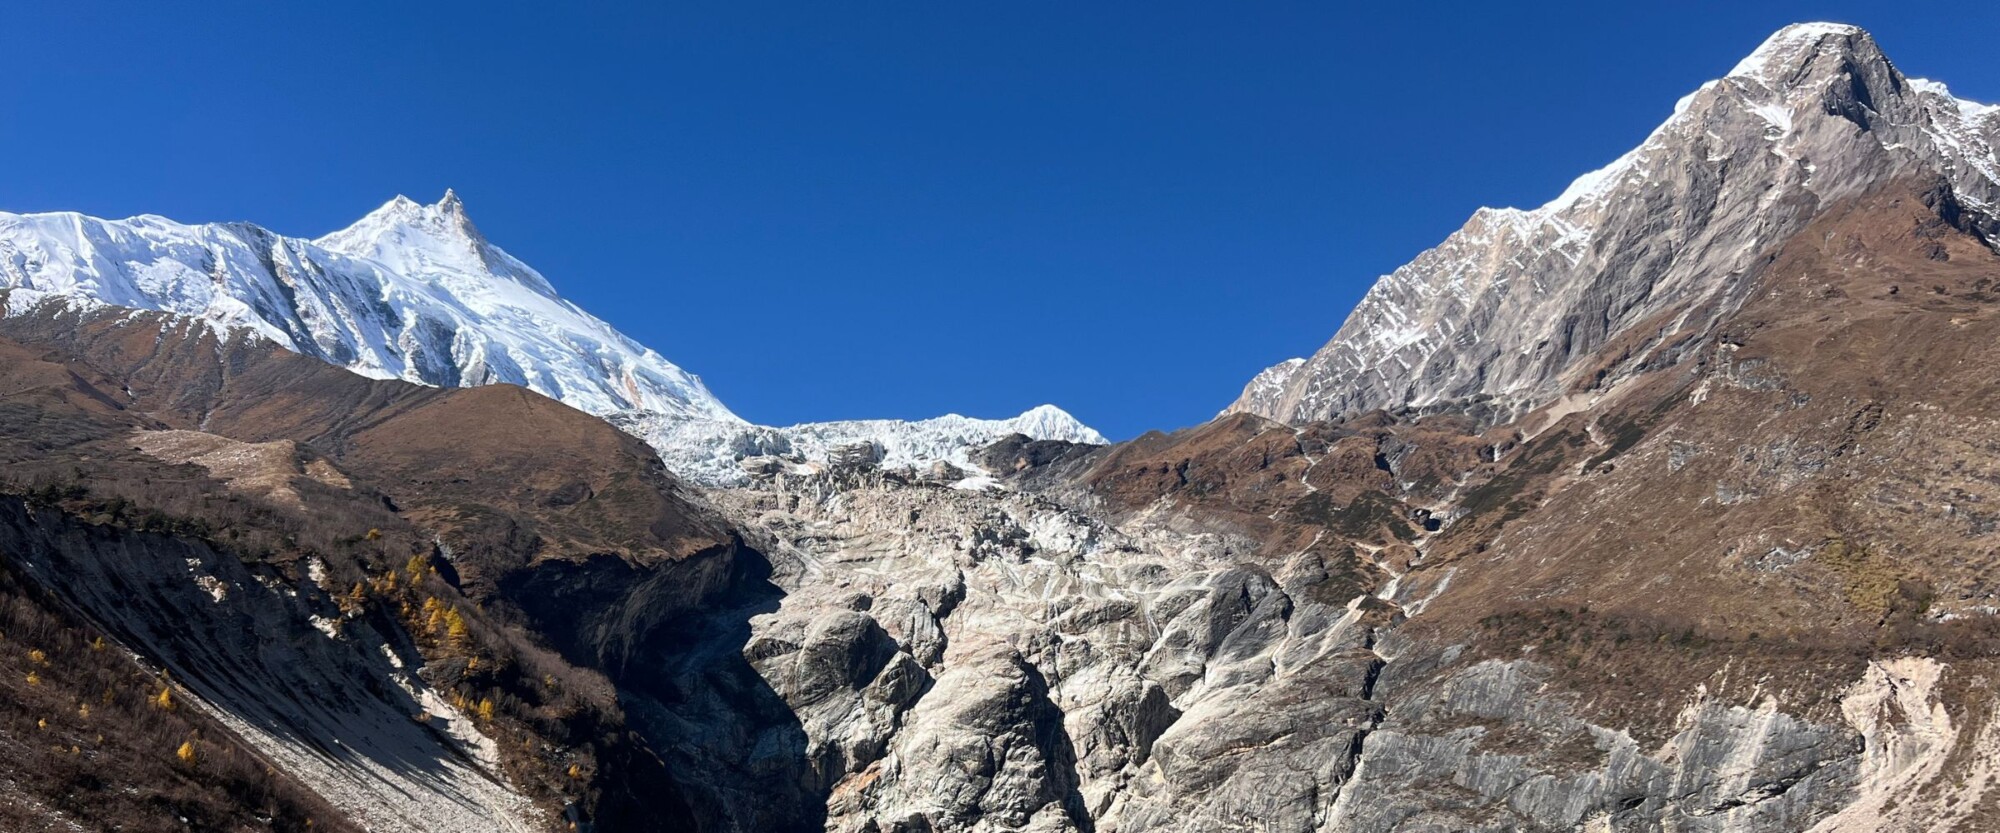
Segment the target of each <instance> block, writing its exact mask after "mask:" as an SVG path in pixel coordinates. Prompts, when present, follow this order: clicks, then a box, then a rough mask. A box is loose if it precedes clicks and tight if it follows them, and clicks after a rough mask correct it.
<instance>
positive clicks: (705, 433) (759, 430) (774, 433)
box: [610, 405, 1107, 486]
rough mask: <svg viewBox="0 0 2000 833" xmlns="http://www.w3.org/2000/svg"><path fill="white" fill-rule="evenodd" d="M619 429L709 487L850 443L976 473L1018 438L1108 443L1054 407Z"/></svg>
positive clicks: (907, 461) (665, 419)
mask: <svg viewBox="0 0 2000 833" xmlns="http://www.w3.org/2000/svg"><path fill="white" fill-rule="evenodd" d="M610 421H611V424H613V425H616V426H618V427H620V428H622V429H624V430H625V431H626V432H627V433H630V434H632V435H634V436H636V437H638V438H640V439H642V440H645V441H646V442H647V443H648V444H649V445H652V446H653V447H654V448H655V449H658V450H659V452H660V457H661V459H663V460H665V461H666V463H667V467H668V468H670V469H672V470H673V471H674V472H675V473H677V474H680V475H681V476H683V477H686V478H688V479H691V480H694V481H696V482H698V483H702V484H704V485H709V486H733V485H740V484H742V483H745V482H747V481H748V476H747V475H745V473H744V472H743V470H742V469H741V468H740V467H738V465H737V461H738V460H740V459H742V458H745V457H760V456H775V457H785V458H790V459H793V460H797V461H800V462H802V463H807V464H823V463H825V462H826V461H827V459H828V456H829V452H831V451H832V450H834V449H836V448H839V447H841V446H844V445H848V444H851V443H858V442H872V443H875V444H876V445H878V446H880V447H881V449H882V461H881V465H882V466H883V467H884V468H890V469H901V468H924V467H926V466H928V465H930V464H931V463H934V462H939V461H942V462H946V463H950V464H952V465H954V466H957V467H959V468H962V469H969V470H973V471H977V470H978V468H979V467H978V466H977V465H976V464H975V463H974V462H973V461H972V459H971V455H972V452H973V451H974V450H976V449H979V448H983V447H985V446H987V445H991V444H992V443H994V442H995V441H998V440H1000V439H1001V438H1003V437H1007V436H1009V435H1012V434H1025V435H1027V436H1028V437H1030V438H1033V439H1037V440H1065V441H1068V442H1075V443H1084V444H1089V445H1103V444H1104V443H1105V442H1107V441H1106V440H1105V438H1104V435H1102V434H1099V433H1097V431H1096V430H1094V429H1092V428H1090V427H1089V426H1087V425H1084V424H1083V423H1082V422H1079V421H1077V419H1076V417H1073V416H1070V415H1069V413H1068V412H1066V411H1064V410H1063V409H1061V408H1058V407H1056V406H1054V405H1042V406H1039V407H1035V408H1031V409H1029V410H1028V411H1026V412H1025V413H1022V414H1021V415H1019V416H1016V417H1013V418H1011V419H976V418H973V417H965V416H959V415H958V414H946V415H944V416H941V417H936V418H933V419H922V420H915V421H908V420H899V419H856V420H840V421H835V422H807V423H801V424H798V425H793V426H789V427H785V428H775V427H769V426H763V425H746V424H743V423H728V422H718V421H715V420H706V419H689V418H685V417H675V416H668V415H662V414H656V413H648V412H643V411H635V412H628V413H624V414H614V415H612V416H611V417H610Z"/></svg>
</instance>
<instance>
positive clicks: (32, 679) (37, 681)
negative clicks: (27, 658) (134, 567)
mask: <svg viewBox="0 0 2000 833" xmlns="http://www.w3.org/2000/svg"><path fill="white" fill-rule="evenodd" d="M41 684H42V675H40V674H37V673H35V672H33V671H30V672H28V685H41Z"/></svg>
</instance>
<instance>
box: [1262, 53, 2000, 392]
mask: <svg viewBox="0 0 2000 833" xmlns="http://www.w3.org/2000/svg"><path fill="white" fill-rule="evenodd" d="M1995 148H2000V107H1994V106H1991V105H1982V104H1976V103H1973V102H1965V101H1961V100H1959V99H1956V98H1953V97H1951V96H1950V95H1949V94H1948V90H1947V88H1946V87H1944V85H1942V84H1938V83H1936V82H1930V81H1925V80H1923V79H1909V78H1906V77H1905V76H1903V75H1902V74H1901V72H1900V71H1898V70H1897V69H1896V68H1895V67H1894V65H1893V64H1892V63H1891V62H1890V61H1889V59H1888V58H1887V57H1886V56H1885V55H1883V54H1882V52H1881V50H1880V48H1879V47H1878V46H1877V45H1876V43H1875V41H1874V39H1873V38H1872V37H1871V36H1869V35H1868V34H1867V33H1866V32H1865V31H1863V30H1862V29H1860V28H1859V27H1854V26H1849V25H1846V24H1828V23H1807V24H1794V25H1792V26H1788V27H1785V28H1784V29H1781V30H1779V31H1778V32H1776V33H1774V34H1773V35H1772V36H1771V37H1770V38H1768V39H1766V40H1765V41H1764V43H1763V44H1761V45H1760V46H1759V47H1758V48H1757V49H1756V50H1755V51H1753V52H1752V53H1751V54H1750V55H1749V56H1748V57H1746V58H1744V59H1743V60H1742V61H1740V62H1739V63H1738V64H1737V65H1736V66H1735V67H1734V68H1732V69H1731V71H1730V72H1729V74H1727V75H1725V76H1723V77H1721V78H1719V79H1717V80H1714V81H1710V82H1708V83H1706V84H1703V85H1701V86H1700V88H1698V89H1697V90H1695V91H1694V92H1693V93H1691V94H1689V95H1688V96H1686V97H1683V98H1682V99H1681V100H1680V101H1679V102H1677V103H1676V105H1675V107H1674V110H1673V113H1672V115H1670V116H1669V117H1668V118H1667V119H1666V120H1665V121H1664V122H1662V123H1661V125H1660V126H1659V127H1658V128H1656V129H1655V130H1654V131H1653V132H1652V133H1651V134H1649V135H1648V136H1647V138H1646V139H1645V141H1643V142H1642V143H1640V145H1639V146H1637V147H1635V148H1634V149H1633V150H1631V151H1629V152H1627V153H1626V154H1624V155H1622V156H1620V157H1619V158H1618V159H1617V160H1614V161H1613V162H1612V163H1610V164H1609V165H1607V166H1605V167H1603V168H1600V169H1598V170H1596V171H1592V172H1589V173H1586V174H1584V175H1582V176H1580V177H1578V178H1577V179H1576V180H1575V181H1574V182H1572V183H1571V184H1570V186H1569V187H1568V188H1566V189H1564V191H1563V192H1562V193H1561V194H1560V195H1558V196H1557V197H1556V198H1554V199H1552V200H1550V201H1549V202H1548V203H1545V204H1543V205H1542V206H1539V207H1537V208H1534V209H1518V208H1481V209H1479V210H1477V211H1475V212H1473V214H1472V216H1471V217H1470V218H1469V219H1468V220H1467V222H1466V223H1465V225H1464V226H1463V227H1462V228H1461V229H1459V230H1458V231H1456V232H1454V233H1453V234H1451V235H1450V236H1449V237H1447V238H1446V239H1445V240H1444V241H1443V242H1441V243H1440V244H1439V245H1438V246H1436V247H1434V248H1432V249H1429V250H1427V251H1425V252H1423V253H1421V254H1419V255H1418V256H1417V257H1416V258H1415V259H1414V260H1412V261H1411V262H1410V263H1409V264H1406V265H1405V266H1403V267H1400V268H1398V269H1396V270H1395V271H1393V272H1391V273H1390V274H1389V275H1387V276H1384V277H1383V278H1382V279H1381V280H1379V281H1378V282H1377V283H1376V284H1375V286H1374V287H1373V288H1371V289H1370V290H1369V292H1368V293H1367V295H1366V296H1364V297H1363V299H1362V301H1361V302H1360V303H1359V304H1357V305H1356V306H1355V308H1354V310H1353V311H1352V312H1351V313H1350V314H1349V316H1348V317H1347V319H1346V321H1345V322H1344V323H1343V324H1342V326H1341V327H1340V329H1339V331H1338V332H1336V334H1335V335H1334V336H1333V338H1332V339H1331V340H1329V341H1328V342H1327V343H1326V345H1325V346H1323V347H1322V348H1321V349H1320V350H1319V351H1318V352H1316V353H1314V354H1313V355H1312V356H1311V357H1309V358H1303V359H1293V360H1288V361H1286V362H1282V363H1280V364H1278V365H1274V366H1273V367H1271V368H1269V369H1267V370H1265V371H1263V372H1261V373H1259V374H1258V375H1257V376H1256V377H1255V378H1254V379H1252V380H1251V381H1250V382H1249V383H1248V384H1246V385H1245V387H1244V390H1243V392H1242V393H1241V394H1240V395H1239V397H1238V398H1237V400H1236V401H1235V402H1233V403H1232V404H1231V405H1230V406H1229V407H1228V408H1227V409H1225V411H1224V412H1225V413H1229V412H1236V411H1247V412H1251V413H1256V414H1259V415H1262V416H1266V417H1269V418H1273V419H1278V420H1280V421H1285V422H1300V421H1307V420H1312V419H1327V418H1334V417H1338V416H1343V415H1351V414H1354V413H1358V412H1362V411H1367V410H1372V409H1376V408H1397V407H1416V408H1424V409H1437V408H1459V409H1467V408H1469V409H1472V410H1474V411H1478V412H1482V413H1486V414H1488V415H1489V417H1491V418H1492V419H1493V420H1494V421H1505V418H1507V417H1510V416H1514V415H1519V414H1521V413H1525V412H1526V411H1527V410H1529V409H1531V408H1533V407H1536V406H1538V405H1541V404H1544V403H1546V402H1548V401H1551V400H1553V399H1554V398H1556V397H1557V396H1560V395H1561V394H1562V393H1563V391H1564V389H1565V386H1566V385H1569V384H1572V383H1574V382H1575V381H1576V380H1575V379H1573V378H1568V377H1567V376H1565V374H1566V373H1569V372H1570V371H1572V370H1573V368H1571V366H1570V362H1571V361H1572V360H1574V359H1576V358H1578V357H1581V356H1585V355H1588V354H1589V353H1590V352H1591V351H1592V350H1593V349H1594V348H1595V347H1597V346H1599V345H1601V344H1604V343H1606V342H1608V341H1610V340H1612V339H1613V338H1615V337H1617V336H1618V335H1619V334H1620V333H1622V332H1623V331H1624V330H1625V329H1626V328H1628V327H1631V326H1634V325H1636V324H1638V323H1639V322H1642V321H1646V320H1649V319H1651V318H1653V317H1655V316H1657V315H1660V314H1662V313H1663V312H1665V311H1667V310H1669V309H1673V310H1679V311H1681V312H1684V313H1687V314H1688V315H1689V316H1692V317H1685V318H1684V319H1683V320H1680V321H1675V322H1671V323H1670V324H1669V325H1668V326H1667V327H1666V328H1665V330H1663V331H1662V334H1661V335H1660V337H1661V338H1667V337H1669V336H1668V335H1667V334H1666V333H1667V331H1673V332H1676V333H1679V332H1693V331H1699V330H1700V329H1701V328H1702V327H1703V326H1705V325H1704V322H1705V321H1707V320H1711V319H1712V315H1713V313H1714V311H1715V310H1717V309H1721V308H1726V307H1729V306H1731V305H1733V304H1736V303H1740V301H1741V298H1739V297H1736V296H1735V295H1734V294H1733V293H1734V292H1736V291H1739V290H1740V288H1741V287H1742V286H1744V285H1745V283H1744V281H1743V280H1742V278H1743V276H1744V275H1745V274H1746V273H1747V270H1748V267H1749V266H1750V264H1751V263H1752V262H1753V261H1754V258H1755V257H1756V256H1757V255H1758V253H1759V252H1761V251H1763V250H1765V249H1767V248H1769V247H1770V246H1772V245H1774V244H1775V243H1776V242H1778V241H1780V240H1782V239H1783V238H1784V237H1786V236H1787V235H1788V234H1789V233H1791V232H1792V231H1795V230H1796V229H1797V228H1798V227H1800V226H1801V225H1802V224H1803V222H1804V221H1805V219H1806V218H1807V217H1809V216H1810V215H1811V213H1812V212H1813V211H1814V210H1816V207H1817V206H1821V205H1824V204H1827V203H1829V202H1832V201H1835V200H1838V199H1840V198H1842V197H1844V196H1850V195H1852V194H1855V193H1858V192H1859V191H1860V190H1863V189H1864V188H1865V187H1866V186H1867V185H1868V184H1869V183H1873V182H1881V181H1886V180H1887V179H1890V178H1893V177H1897V176H1902V175H1906V174H1909V173H1913V172H1918V171H1927V172H1930V173H1931V174H1932V175H1935V176H1938V177H1940V178H1942V179H1944V180H1945V181H1946V182H1948V183H1949V185H1950V186H1951V189H1952V191H1953V192H1954V193H1955V194H1956V195H1957V197H1958V199H1960V200H1961V201H1962V202H1964V203H1965V204H1966V207H1967V208H1968V210H1969V212H1970V213H1973V214H1976V215H1977V216H1978V217H1980V218H1983V219H1978V220H1977V221H1976V222H1979V223H1982V224H1984V225H1985V226H1987V227H1989V232H1988V233H1990V230H1991V229H2000V222H1996V221H1995V220H1994V219H1993V217H1994V216H1995V213H1994V212H1995V207H1996V206H2000V156H1996V153H1995ZM1718 305H1719V306H1718ZM1703 308H1706V309H1707V310H1708V311H1707V312H1702V313H1699V314H1697V313H1696V312H1695V311H1696V310H1697V309H1703Z"/></svg>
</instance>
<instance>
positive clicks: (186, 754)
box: [174, 741, 194, 764]
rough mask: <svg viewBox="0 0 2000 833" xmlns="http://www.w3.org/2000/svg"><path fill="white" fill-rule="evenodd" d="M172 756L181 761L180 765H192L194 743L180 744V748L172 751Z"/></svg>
mask: <svg viewBox="0 0 2000 833" xmlns="http://www.w3.org/2000/svg"><path fill="white" fill-rule="evenodd" d="M174 755H175V756H176V757H178V758H180V759H181V763H184V764H191V763H194V741H186V742H184V743H182V744H181V748H179V749H176V750H174Z"/></svg>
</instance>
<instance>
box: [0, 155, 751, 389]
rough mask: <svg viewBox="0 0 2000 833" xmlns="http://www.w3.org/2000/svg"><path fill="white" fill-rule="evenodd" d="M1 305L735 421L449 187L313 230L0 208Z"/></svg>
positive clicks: (455, 380)
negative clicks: (146, 322) (190, 326)
mask: <svg viewBox="0 0 2000 833" xmlns="http://www.w3.org/2000/svg"><path fill="white" fill-rule="evenodd" d="M0 289H6V290H10V292H9V298H8V304H7V306H8V314H21V313H24V312H27V311H29V310H30V309H32V308H33V307H34V306H35V305H36V304H38V303H40V302H42V301H47V300H52V299H53V300H61V301H65V302H69V303H72V304H80V305H84V306H95V305H111V306H121V307H131V308H135V309H144V310H159V311H163V312H171V313H175V314H179V315H185V316H190V317H195V318H201V319H205V320H207V321H211V322H214V323H216V324H219V325H222V326H224V327H225V328H228V329H231V330H250V331H253V332H256V333H257V334H259V335H262V336H264V337H267V338H269V339H271V340H273V341H276V342H277V343H278V344H280V345H282V346H284V347H285V348H287V349H290V350H294V351H296V352H299V353H304V354H306V355H309V356H313V357H315V358H319V359H323V360H325V361H328V362H331V363H333V364H336V365H340V366H342V367H346V368H348V369H350V370H353V371H355V372H357V373H361V374H363V375H367V376H373V377H376V378H392V379H403V380H406V381H411V382H417V383H420V384H426V385H444V386H472V385H483V384H491V383H496V382H505V383H511V384H517V385H521V386H524V387H526V388H528V389H530V390H533V391H535V392H537V393H541V394H543V395H545V396H548V397H550V398H552V399H557V400H560V401H562V402H565V403H567V404H569V405H571V406H573V407H576V408H577V409H579V410H583V411H587V412H590V413H594V414H600V415H601V414H608V413H612V412H615V411H623V410H629V409H633V408H644V409H648V410H655V411H660V412H662V413H671V414H679V415H683V416H689V417H701V418H705V419H717V420H724V421H736V419H737V418H736V416H735V415H734V414H732V413H730V411H729V409H728V408H726V407H723V405H722V403H721V402H720V401H718V400H716V398H715V397H714V396H713V395H712V394H710V393H709V392H708V389H707V388H706V387H705V386H704V385H702V383H701V380H700V379H698V378H696V377H695V376H694V375H693V374H690V373H688V372H686V371H684V370H682V369H680V368H679V367H677V366H675V365H674V364H673V363H672V362H669V361H667V360H666V359H664V358H662V357H661V356H660V355H659V354H658V353H655V352H653V351H651V350H648V349H646V348H645V347H644V346H642V345H640V344H639V343H637V342H635V341H633V340H632V339H630V338H627V337H626V336H625V335H623V334H622V333H619V332H618V331H617V330H615V329H613V328H612V327H611V325H609V324H606V323H605V322H603V321H600V320H598V319H597V318H595V317H592V316H591V315H589V314H588V313H585V312H584V311H583V310H581V309H578V308H577V307H576V306H575V305H573V304H570V303H569V302H567V301H564V300H562V299H561V298H559V297H557V296H556V294H555V290H554V289H553V288H551V287H550V285H549V282H548V281H547V280H545V279H543V278H542V276H541V275H540V274H539V273H537V272H535V270H533V269H531V268H529V267H528V266H527V264H524V263H522V262H520V261H519V260H516V259H515V258H513V257H512V256H510V255H508V254H507V253H506V252H504V251H501V250H500V249H499V248H498V247H496V246H494V245H492V244H491V243H488V242H487V241H486V239H485V238H484V237H482V236H480V234H479V232H478V230H477V229H475V228H474V227H473V225H472V222H471V221H470V220H469V219H467V218H466V216H465V208H464V205H463V204H462V203H460V202H459V200H458V198H457V196H456V195H453V194H449V193H447V194H446V195H445V198H444V199H443V200H441V201H439V202H438V203H437V204H436V205H419V204H417V203H415V202H412V201H411V200H409V199H408V198H405V197H397V198H396V199H394V200H392V201H390V202H389V204H387V205H384V206H383V207H382V208H380V209H377V210H376V211H374V212H372V213H370V214H369V215H368V216H367V217H365V218H363V219H362V221H361V222H359V223H356V224H355V225H354V226H353V227H350V228H348V229H346V230H344V231H339V232H335V233H334V234H330V235H327V236H326V237H324V238H321V239H320V240H317V241H307V240H302V239H297V238H291V237H285V236H282V235H278V234H274V233H272V232H270V231H267V230H265V229H262V228H259V227H257V226H253V225H249V224H247V223H212V224H205V225H186V224H182V223H176V222H174V221H172V220H168V219H166V218H163V217H153V216H141V217H133V218H131V219H127V220H101V219H97V218H95V217H86V216H84V215H81V214H74V213H50V214H8V213H0Z"/></svg>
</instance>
